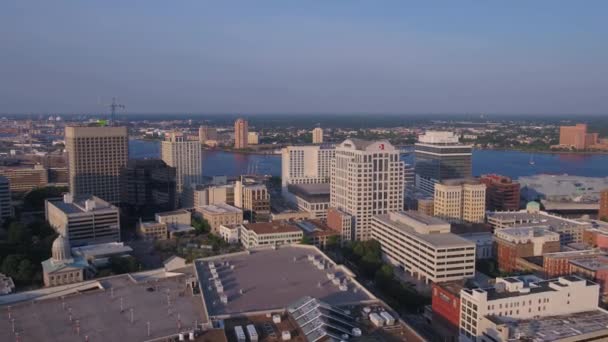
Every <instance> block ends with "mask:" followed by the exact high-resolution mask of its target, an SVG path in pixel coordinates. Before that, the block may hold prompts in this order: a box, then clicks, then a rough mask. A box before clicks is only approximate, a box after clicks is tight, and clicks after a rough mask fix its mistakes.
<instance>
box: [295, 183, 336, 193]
mask: <svg viewBox="0 0 608 342" xmlns="http://www.w3.org/2000/svg"><path fill="white" fill-rule="evenodd" d="M288 189H289V192H291V193H293V194H294V195H304V196H329V192H330V184H329V183H313V184H289V185H288Z"/></svg>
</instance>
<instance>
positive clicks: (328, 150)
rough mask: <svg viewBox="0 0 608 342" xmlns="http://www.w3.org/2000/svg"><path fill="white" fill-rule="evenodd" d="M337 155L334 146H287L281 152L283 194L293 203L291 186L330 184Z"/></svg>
mask: <svg viewBox="0 0 608 342" xmlns="http://www.w3.org/2000/svg"><path fill="white" fill-rule="evenodd" d="M335 155H336V150H335V148H334V147H333V146H328V145H308V146H287V147H285V148H283V149H282V150H281V192H282V194H283V196H284V197H285V198H287V199H288V200H292V201H293V196H291V194H290V193H289V191H288V188H287V187H288V185H290V184H317V183H329V179H330V176H331V162H332V160H333V159H334V157H335Z"/></svg>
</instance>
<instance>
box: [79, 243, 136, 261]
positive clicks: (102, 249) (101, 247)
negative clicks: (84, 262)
mask: <svg viewBox="0 0 608 342" xmlns="http://www.w3.org/2000/svg"><path fill="white" fill-rule="evenodd" d="M132 251H133V249H132V248H131V247H129V246H125V244H124V243H123V242H108V243H98V244H94V245H88V246H81V247H74V248H72V254H73V255H81V256H83V257H84V258H85V259H89V258H98V257H103V256H107V255H115V254H125V253H131V252H132Z"/></svg>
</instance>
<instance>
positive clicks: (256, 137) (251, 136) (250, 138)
mask: <svg viewBox="0 0 608 342" xmlns="http://www.w3.org/2000/svg"><path fill="white" fill-rule="evenodd" d="M259 143H260V133H258V132H249V133H248V134H247V144H248V145H257V144H259Z"/></svg>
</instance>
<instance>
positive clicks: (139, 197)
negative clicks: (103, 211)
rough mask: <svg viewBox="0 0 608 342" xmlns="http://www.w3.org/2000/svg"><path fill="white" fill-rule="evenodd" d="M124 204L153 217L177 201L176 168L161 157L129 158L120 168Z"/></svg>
mask: <svg viewBox="0 0 608 342" xmlns="http://www.w3.org/2000/svg"><path fill="white" fill-rule="evenodd" d="M121 183H122V200H121V204H122V206H123V207H124V208H126V209H127V211H128V212H130V213H132V214H133V215H136V216H139V217H144V218H148V217H150V218H151V217H153V216H154V213H157V212H160V211H171V210H175V208H176V205H177V194H176V192H177V189H176V168H174V167H170V166H168V165H167V164H166V163H165V162H164V161H162V160H160V159H142V160H137V159H133V160H129V162H128V163H127V166H126V167H125V168H124V169H123V170H122V172H121Z"/></svg>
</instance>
